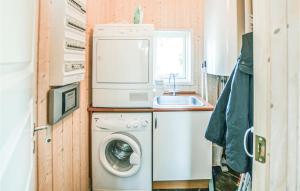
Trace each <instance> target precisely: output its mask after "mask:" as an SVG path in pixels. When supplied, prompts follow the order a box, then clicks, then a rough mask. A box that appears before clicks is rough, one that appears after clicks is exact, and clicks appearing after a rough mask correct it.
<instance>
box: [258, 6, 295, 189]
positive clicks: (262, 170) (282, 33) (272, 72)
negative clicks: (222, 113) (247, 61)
mask: <svg viewBox="0 0 300 191" xmlns="http://www.w3.org/2000/svg"><path fill="white" fill-rule="evenodd" d="M253 14H254V107H255V109H254V111H255V112H254V128H255V130H254V133H255V135H259V136H262V137H265V138H266V140H267V145H266V148H267V149H266V150H267V155H266V163H265V164H262V163H259V162H256V161H255V160H254V163H253V190H254V191H262V190H272V191H273V190H275V191H276V190H300V186H299V184H300V167H299V165H300V151H299V148H300V138H299V137H300V130H299V127H300V124H299V122H300V121H299V114H300V112H299V111H300V101H299V96H300V87H299V85H300V80H299V73H300V72H299V68H300V67H299V63H300V34H299V33H300V29H299V27H300V23H299V22H300V3H299V2H298V0H278V1H272V0H264V1H260V0H254V1H253ZM254 142H255V141H254ZM296 167H298V169H297V168H296Z"/></svg>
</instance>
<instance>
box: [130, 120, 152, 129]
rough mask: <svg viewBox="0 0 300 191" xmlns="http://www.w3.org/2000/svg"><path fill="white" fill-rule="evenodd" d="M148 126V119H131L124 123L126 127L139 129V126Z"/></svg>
mask: <svg viewBox="0 0 300 191" xmlns="http://www.w3.org/2000/svg"><path fill="white" fill-rule="evenodd" d="M148 126H149V121H148V120H143V119H140V120H138V119H137V120H133V121H129V122H128V123H127V125H126V127H127V128H128V129H139V128H147V127H148Z"/></svg>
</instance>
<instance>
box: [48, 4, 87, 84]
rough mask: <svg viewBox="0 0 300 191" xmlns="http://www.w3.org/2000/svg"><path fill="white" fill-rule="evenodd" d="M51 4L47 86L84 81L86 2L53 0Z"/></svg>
mask: <svg viewBox="0 0 300 191" xmlns="http://www.w3.org/2000/svg"><path fill="white" fill-rule="evenodd" d="M49 5H50V10H49V11H50V14H49V15H50V16H49V17H50V19H49V30H50V32H49V34H50V38H51V43H50V52H49V53H50V62H51V64H50V85H51V86H63V85H66V84H70V83H73V82H78V81H80V80H83V78H84V72H85V53H86V51H85V49H86V47H85V46H86V19H87V16H86V0H65V1H62V0H53V1H51V3H49Z"/></svg>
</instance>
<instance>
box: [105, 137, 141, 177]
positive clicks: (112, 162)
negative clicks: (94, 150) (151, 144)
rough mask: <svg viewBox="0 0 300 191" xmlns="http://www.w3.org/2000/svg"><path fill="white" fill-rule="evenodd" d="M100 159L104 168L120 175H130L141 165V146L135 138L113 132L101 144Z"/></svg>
mask: <svg viewBox="0 0 300 191" xmlns="http://www.w3.org/2000/svg"><path fill="white" fill-rule="evenodd" d="M99 149H100V152H99V153H100V161H101V163H102V165H103V166H104V168H105V169H106V170H107V171H109V172H110V173H112V174H113V175H116V176H119V177H129V176H132V175H134V174H135V173H137V171H138V170H139V169H140V167H141V164H140V162H141V148H140V145H139V144H138V142H137V141H136V140H134V138H132V137H130V136H128V135H126V134H122V133H113V134H111V135H109V136H107V137H105V138H104V139H103V141H102V143H101V145H100V148H99Z"/></svg>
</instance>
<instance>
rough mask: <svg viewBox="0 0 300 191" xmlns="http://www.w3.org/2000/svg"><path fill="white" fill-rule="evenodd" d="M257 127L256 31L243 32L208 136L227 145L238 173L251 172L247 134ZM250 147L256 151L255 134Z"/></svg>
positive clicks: (213, 115) (233, 165) (231, 164)
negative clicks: (254, 54)
mask: <svg viewBox="0 0 300 191" xmlns="http://www.w3.org/2000/svg"><path fill="white" fill-rule="evenodd" d="M252 126H253V33H247V34H245V35H243V41H242V50H241V54H240V56H239V58H238V60H237V64H236V65H235V68H234V70H233V72H232V74H231V75H230V78H229V80H228V82H227V83H226V85H225V88H224V90H223V92H222V94H221V96H220V98H219V99H218V102H217V105H216V107H215V110H214V112H213V113H212V116H211V118H210V121H209V124H208V127H207V130H206V133H205V137H206V139H208V140H210V141H212V142H213V143H216V144H218V145H220V146H222V147H224V148H225V155H226V161H227V164H228V165H229V167H230V168H231V169H233V170H234V171H236V172H239V173H244V172H249V171H251V159H250V158H249V157H248V156H247V155H246V153H245V151H244V144H243V140H244V134H245V132H246V130H247V129H248V128H250V127H252ZM248 140H249V144H248V149H249V150H250V152H252V137H250V138H249V139H248Z"/></svg>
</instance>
